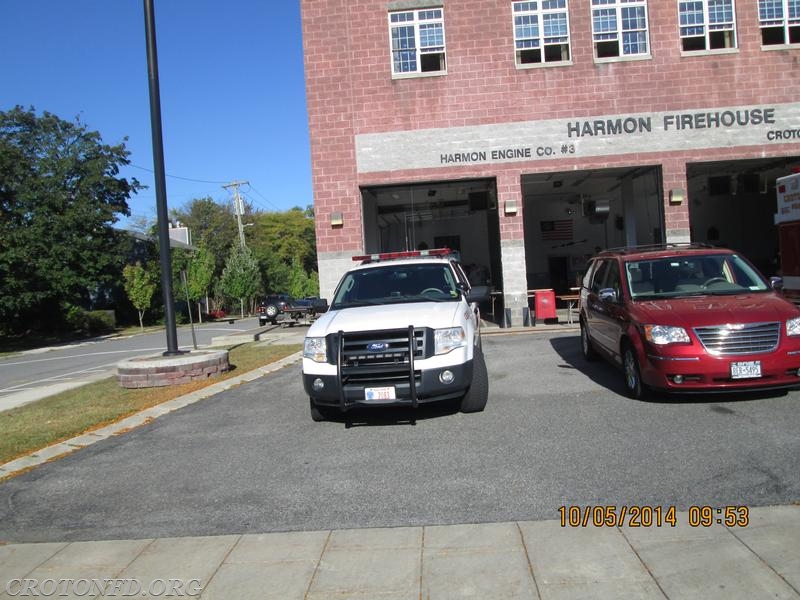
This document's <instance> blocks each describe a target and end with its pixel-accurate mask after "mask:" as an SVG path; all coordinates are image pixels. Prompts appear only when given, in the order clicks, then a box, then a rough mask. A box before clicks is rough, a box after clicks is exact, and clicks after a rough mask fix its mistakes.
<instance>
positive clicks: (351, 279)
mask: <svg viewBox="0 0 800 600" xmlns="http://www.w3.org/2000/svg"><path fill="white" fill-rule="evenodd" d="M459 295H460V294H459V289H458V288H457V287H456V280H455V276H454V274H453V271H452V270H451V269H450V267H449V265H447V264H445V263H442V264H430V263H429V264H408V265H400V264H398V265H392V266H391V267H387V266H386V265H383V266H376V267H374V268H370V269H358V270H356V271H351V272H350V273H347V274H346V275H345V276H344V278H343V279H342V282H341V283H340V284H339V287H338V288H337V290H336V293H335V294H334V297H333V303H332V304H331V310H339V309H342V308H349V307H352V306H368V305H371V304H392V303H399V302H450V301H457V300H458V299H459Z"/></svg>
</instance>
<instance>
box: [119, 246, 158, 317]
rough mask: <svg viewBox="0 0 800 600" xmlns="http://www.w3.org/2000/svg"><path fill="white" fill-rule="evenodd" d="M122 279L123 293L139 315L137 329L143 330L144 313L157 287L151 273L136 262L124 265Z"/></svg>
mask: <svg viewBox="0 0 800 600" xmlns="http://www.w3.org/2000/svg"><path fill="white" fill-rule="evenodd" d="M122 277H123V278H124V280H125V293H126V294H127V295H128V298H129V299H130V301H131V304H133V307H134V308H135V309H136V310H137V311H138V313H139V327H141V328H142V330H144V313H145V311H146V310H147V309H148V308H150V303H151V302H152V300H153V294H154V293H155V291H156V287H157V286H156V281H155V280H154V278H153V273H152V271H148V270H147V269H146V268H144V267H143V266H142V263H140V262H138V261H137V262H136V264H134V265H125V268H123V269H122Z"/></svg>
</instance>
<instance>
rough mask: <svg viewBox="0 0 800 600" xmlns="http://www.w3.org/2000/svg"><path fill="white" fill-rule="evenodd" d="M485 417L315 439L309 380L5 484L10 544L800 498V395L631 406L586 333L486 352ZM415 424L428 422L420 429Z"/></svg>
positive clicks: (371, 425)
mask: <svg viewBox="0 0 800 600" xmlns="http://www.w3.org/2000/svg"><path fill="white" fill-rule="evenodd" d="M484 352H485V355H486V360H487V365H488V369H489V376H490V396H489V403H488V406H487V408H486V410H485V412H483V413H479V414H471V415H463V414H460V413H458V412H457V411H455V410H454V409H453V408H452V407H447V406H445V407H431V408H423V409H422V410H420V411H419V412H418V413H417V414H416V415H415V414H413V413H411V412H410V411H397V410H393V411H385V410H382V411H369V412H362V413H357V414H354V415H353V418H352V420H350V421H349V422H345V421H340V422H328V423H313V422H312V421H311V419H310V417H309V414H308V401H307V398H306V397H305V396H304V394H303V391H302V386H301V382H300V372H299V364H294V365H291V366H289V367H286V368H284V369H282V370H280V371H278V372H275V373H273V374H271V375H268V376H266V377H263V378H261V379H258V380H256V381H253V382H251V383H247V384H243V385H241V386H239V387H236V388H233V389H231V390H228V391H226V392H223V393H220V394H218V395H216V396H214V397H211V398H208V399H206V400H203V401H200V402H198V403H196V404H193V405H191V406H188V407H186V408H183V409H181V410H179V411H176V412H174V413H171V414H169V415H166V416H164V417H161V418H159V419H157V420H156V421H154V422H152V423H150V424H149V425H146V426H143V427H141V428H138V429H136V430H133V431H130V432H128V433H126V434H125V435H122V436H118V437H115V438H111V439H108V440H105V441H103V442H100V443H97V444H95V445H93V446H90V447H88V448H85V449H83V450H80V451H78V452H76V453H74V454H72V455H70V456H68V457H66V458H63V459H60V460H57V461H54V462H52V463H50V464H46V465H43V466H41V467H39V468H36V469H34V470H33V471H31V472H29V473H27V474H25V475H21V476H18V477H15V478H13V479H11V480H9V481H7V482H5V483H2V484H0V540H7V541H15V542H19V541H56V540H81V539H85V540H101V539H115V538H117V539H118V538H143V537H168V536H188V535H216V534H229V533H257V532H270V531H293V530H321V529H342V528H361V527H391V526H410V525H433V524H450V523H478V522H501V521H513V520H538V519H555V518H558V508H559V507H560V506H565V505H571V504H581V505H587V504H602V505H605V504H616V505H621V504H627V505H634V504H636V505H645V504H646V505H661V506H664V505H675V506H676V507H678V509H679V510H686V509H687V508H688V506H690V505H706V504H709V505H713V506H724V505H727V504H747V505H751V506H763V505H773V504H787V503H792V502H794V501H797V500H798V499H800V473H798V471H797V468H796V461H797V457H798V456H800V435H798V432H800V411H798V410H797V401H798V398H800V395H799V394H798V392H790V393H788V394H772V395H761V396H740V397H730V396H728V397H699V398H691V399H688V400H686V399H673V398H659V399H656V400H655V401H651V402H636V401H632V400H629V399H627V398H625V397H624V396H623V395H622V382H621V375H619V374H618V373H617V372H615V371H614V370H613V369H612V368H610V367H609V366H608V365H606V364H605V363H602V362H598V363H591V364H587V363H584V362H583V360H582V358H581V356H580V348H579V338H578V336H577V335H576V334H575V333H574V331H573V332H570V333H566V334H558V333H549V334H544V333H538V332H537V333H528V334H522V335H493V336H486V337H485V339H484ZM413 417H416V418H413Z"/></svg>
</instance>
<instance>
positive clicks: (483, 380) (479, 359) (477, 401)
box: [461, 348, 489, 413]
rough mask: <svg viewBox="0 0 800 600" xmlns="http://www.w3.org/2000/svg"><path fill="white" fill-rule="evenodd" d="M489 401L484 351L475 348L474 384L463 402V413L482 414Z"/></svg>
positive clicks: (473, 359)
mask: <svg viewBox="0 0 800 600" xmlns="http://www.w3.org/2000/svg"><path fill="white" fill-rule="evenodd" d="M488 399H489V374H488V373H487V372H486V361H485V360H484V358H483V351H482V350H481V349H480V348H475V354H474V356H473V358H472V383H471V384H470V386H469V389H468V390H467V393H466V394H465V395H464V398H462V400H461V412H463V413H471V412H481V411H482V410H483V409H484V408H486V401H487V400H488Z"/></svg>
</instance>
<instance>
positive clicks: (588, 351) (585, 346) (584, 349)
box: [581, 321, 597, 362]
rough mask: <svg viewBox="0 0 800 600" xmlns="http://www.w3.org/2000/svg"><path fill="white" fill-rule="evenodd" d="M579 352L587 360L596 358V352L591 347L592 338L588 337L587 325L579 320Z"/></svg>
mask: <svg viewBox="0 0 800 600" xmlns="http://www.w3.org/2000/svg"><path fill="white" fill-rule="evenodd" d="M581 353H582V354H583V358H584V359H585V360H587V361H589V362H591V361H593V360H595V359H596V358H597V352H596V351H595V349H594V348H593V347H592V340H590V339H589V326H588V325H587V324H586V323H584V322H583V321H581Z"/></svg>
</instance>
